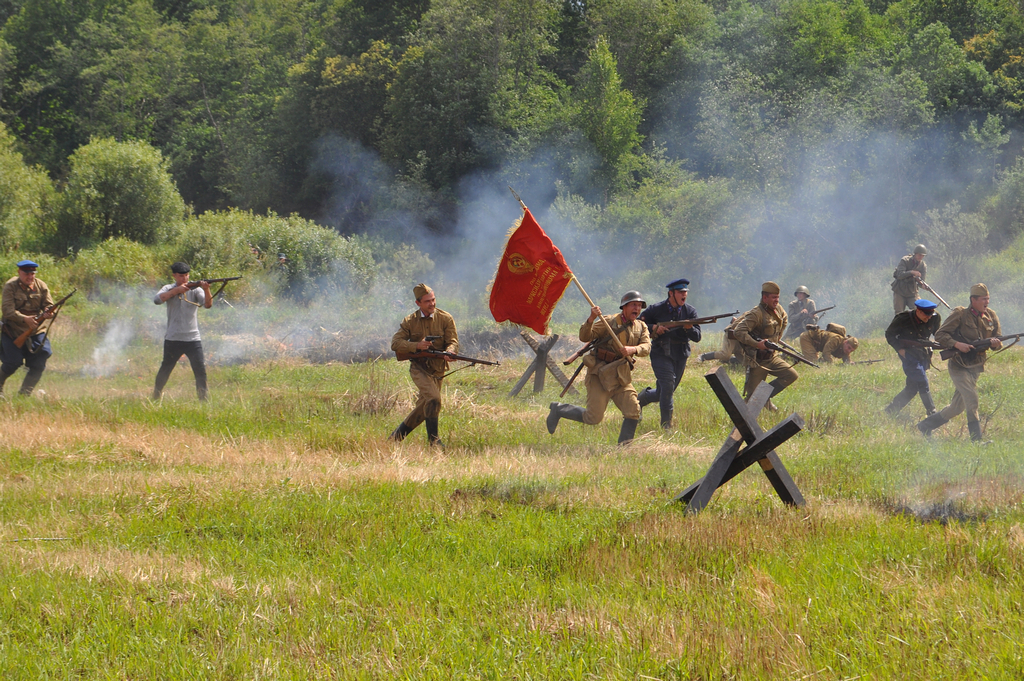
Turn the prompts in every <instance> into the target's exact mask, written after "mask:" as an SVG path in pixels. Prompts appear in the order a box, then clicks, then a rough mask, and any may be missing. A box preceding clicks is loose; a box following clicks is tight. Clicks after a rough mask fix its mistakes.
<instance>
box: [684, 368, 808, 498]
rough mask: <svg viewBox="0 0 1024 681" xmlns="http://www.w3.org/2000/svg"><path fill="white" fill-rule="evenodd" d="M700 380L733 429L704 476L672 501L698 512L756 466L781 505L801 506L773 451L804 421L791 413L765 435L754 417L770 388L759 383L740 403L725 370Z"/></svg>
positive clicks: (765, 400) (796, 490)
mask: <svg viewBox="0 0 1024 681" xmlns="http://www.w3.org/2000/svg"><path fill="white" fill-rule="evenodd" d="M704 378H705V379H706V380H707V382H708V383H709V384H711V389H712V390H713V391H714V392H715V395H717V396H718V399H719V401H720V402H721V403H722V406H723V407H725V411H726V413H728V414H729V418H731V419H732V422H733V425H734V426H735V428H734V429H733V431H732V433H730V434H729V437H727V438H726V440H725V443H724V444H722V447H721V449H719V450H718V455H717V456H716V457H715V460H714V461H712V462H711V467H710V468H709V469H708V472H707V474H705V475H704V477H703V478H701V479H700V480H698V481H697V482H695V483H693V484H692V485H690V486H689V487H687V488H686V489H685V490H683V491H682V492H681V493H680V494H679V495H677V496H676V498H675V501H682V502H684V503H686V510H687V512H688V513H699V512H700V511H701V510H702V509H703V508H704V507H705V506H707V505H708V502H709V501H711V495H713V494H714V493H715V490H717V489H718V488H719V487H721V486H722V485H724V484H725V483H727V482H729V481H730V480H732V479H733V478H734V477H736V476H737V475H739V474H740V473H742V472H743V471H744V470H746V469H747V468H748V467H749V466H751V465H753V464H755V463H757V464H760V466H761V470H762V471H763V472H764V474H765V476H767V478H768V480H769V481H770V482H771V483H772V487H774V488H775V492H776V493H777V494H778V495H779V498H780V499H782V501H783V502H784V503H786V504H789V505H791V506H803V505H804V498H803V495H801V494H800V490H799V489H798V488H797V486H796V483H795V482H793V478H792V477H790V475H789V472H788V471H787V470H786V467H785V466H783V465H782V459H780V458H779V455H778V454H776V453H775V449H776V448H777V447H778V446H779V445H781V444H782V443H783V442H785V441H786V440H788V439H789V438H791V437H793V436H794V435H796V434H797V433H799V432H800V430H801V429H802V428H803V427H804V420H803V419H802V418H801V417H800V415H799V414H791V415H790V416H789V417H788V418H786V419H785V420H784V421H782V422H781V423H779V424H778V425H777V426H775V427H774V428H772V429H771V430H769V431H768V432H765V431H764V430H762V429H761V426H759V425H758V423H757V415H758V414H760V413H761V410H762V409H763V408H764V405H765V403H766V402H768V398H769V397H770V396H771V393H772V387H771V386H770V385H768V383H766V382H762V383H761V385H759V386H758V387H757V389H756V390H755V391H754V394H753V395H751V396H750V401H749V402H744V401H743V398H742V397H741V396H740V393H739V391H738V390H736V386H734V385H733V384H732V381H730V380H729V375H728V374H727V373H726V371H725V367H718V369H717V370H716V371H711V372H708V373H707V374H705V375H704ZM744 445H746V446H744Z"/></svg>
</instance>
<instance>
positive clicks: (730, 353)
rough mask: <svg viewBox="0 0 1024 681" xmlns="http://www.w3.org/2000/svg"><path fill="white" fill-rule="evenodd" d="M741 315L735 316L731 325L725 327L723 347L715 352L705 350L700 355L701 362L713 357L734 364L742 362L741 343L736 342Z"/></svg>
mask: <svg viewBox="0 0 1024 681" xmlns="http://www.w3.org/2000/svg"><path fill="white" fill-rule="evenodd" d="M739 321H740V318H739V317H733V318H732V321H730V322H729V326H727V327H725V330H724V331H723V332H722V347H721V348H719V349H718V350H717V351H715V352H705V353H704V354H703V355H701V356H700V357H698V358H697V359H699V360H700V361H701V362H708V361H710V360H713V359H717V360H718V361H719V362H728V363H729V364H734V363H738V362H740V361H741V360H740V356H741V354H742V352H741V351H740V349H739V344H738V343H737V342H736V336H735V333H736V325H737V324H738V323H739Z"/></svg>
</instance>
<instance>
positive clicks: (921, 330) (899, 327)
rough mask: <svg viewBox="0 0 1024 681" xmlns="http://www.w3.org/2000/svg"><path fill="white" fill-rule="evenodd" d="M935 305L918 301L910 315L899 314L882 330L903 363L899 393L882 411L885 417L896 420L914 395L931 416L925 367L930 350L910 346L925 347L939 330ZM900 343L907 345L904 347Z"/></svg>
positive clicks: (933, 405) (932, 411) (928, 361)
mask: <svg viewBox="0 0 1024 681" xmlns="http://www.w3.org/2000/svg"><path fill="white" fill-rule="evenodd" d="M935 308H936V304H935V303H933V302H932V301H930V300H928V299H926V298H919V299H918V300H917V302H916V305H915V307H914V309H913V310H912V311H908V312H900V313H898V314H897V315H896V316H895V317H893V318H892V321H891V322H890V323H889V328H887V329H886V330H885V340H886V342H887V343H888V344H889V345H891V346H892V349H893V350H895V351H896V352H897V353H898V354H899V356H900V361H901V362H903V373H904V374H905V375H906V377H907V381H906V384H905V385H904V387H903V391H902V392H900V393H899V394H898V395H896V397H894V398H892V402H890V403H889V405H888V406H887V407H886V408H885V413H886V414H888V415H889V416H896V414H898V413H900V410H901V409H903V407H905V406H907V404H908V403H909V402H910V400H912V399H914V395H921V404H923V405H924V410H925V414H926V415H927V416H931V415H932V414H934V413H935V402H934V401H932V392H931V390H932V389H931V386H930V385H929V383H928V374H927V371H928V367H930V366H931V365H932V349H931V348H922V347H915V346H914V345H913V344H914V343H927V342H929V341H931V339H932V336H934V335H935V333H936V332H937V331H938V330H939V324H941V323H942V318H941V317H940V316H939V314H938V312H936V311H935ZM903 341H910V343H904V342H903Z"/></svg>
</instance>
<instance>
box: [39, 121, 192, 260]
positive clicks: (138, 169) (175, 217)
mask: <svg viewBox="0 0 1024 681" xmlns="http://www.w3.org/2000/svg"><path fill="white" fill-rule="evenodd" d="M70 167H71V170H70V173H69V175H68V181H67V186H66V187H65V189H64V193H63V194H62V196H61V201H60V210H59V213H58V219H57V229H56V232H55V233H54V234H53V236H52V238H51V239H50V249H51V250H52V251H53V252H55V253H60V252H63V251H65V250H69V249H74V250H78V249H80V248H83V247H86V246H89V245H92V244H95V243H97V242H99V241H103V240H106V239H109V238H110V237H125V238H127V239H131V240H133V241H138V242H140V243H143V244H155V243H159V242H161V241H164V240H166V239H167V238H168V237H170V236H171V235H173V234H174V233H175V232H176V231H177V229H178V228H179V227H180V225H181V222H182V220H183V219H184V217H185V204H184V202H183V201H182V200H181V196H179V195H178V192H177V190H176V189H175V186H174V182H173V180H171V176H170V173H169V172H168V167H167V163H166V161H165V160H164V159H163V157H162V156H161V155H160V152H159V151H157V150H156V149H154V148H153V147H151V146H150V145H148V144H146V143H145V142H117V141H115V140H113V139H110V138H106V139H97V140H93V141H92V142H90V143H89V144H87V145H85V146H84V147H82V148H80V149H77V150H76V151H75V153H74V154H73V155H72V156H71V158H70Z"/></svg>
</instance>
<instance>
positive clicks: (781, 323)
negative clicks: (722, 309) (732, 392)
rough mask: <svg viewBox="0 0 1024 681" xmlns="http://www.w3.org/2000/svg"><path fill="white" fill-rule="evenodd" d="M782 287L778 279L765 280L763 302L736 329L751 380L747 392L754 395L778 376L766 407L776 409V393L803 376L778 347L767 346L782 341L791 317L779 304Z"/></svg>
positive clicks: (748, 396) (741, 320) (773, 383)
mask: <svg viewBox="0 0 1024 681" xmlns="http://www.w3.org/2000/svg"><path fill="white" fill-rule="evenodd" d="M781 292H782V289H780V288H779V285H778V284H776V283H775V282H774V281H766V282H765V283H763V284H761V302H760V303H759V304H758V306H757V307H755V308H752V309H750V310H749V311H747V312H746V314H744V315H743V317H741V318H740V321H739V323H738V324H736V329H735V331H734V333H735V336H736V340H737V341H738V342H739V343H740V349H741V350H742V351H743V363H744V364H745V365H746V367H747V381H746V384H745V385H744V386H743V396H744V398H746V399H748V400H749V399H750V396H751V395H752V394H753V393H754V390H755V389H756V388H757V386H758V385H759V384H760V383H761V381H763V380H764V379H765V378H767V377H768V376H775V380H774V381H772V382H771V383H770V384H769V385H771V386H772V394H771V395H769V400H768V403H767V404H766V405H765V407H766V408H768V409H770V410H773V411H774V407H775V405H774V404H773V403H772V401H771V399H770V398H772V397H775V396H776V395H778V394H779V393H780V392H782V391H783V390H785V389H786V388H788V387H789V386H790V385H792V384H793V383H795V382H796V379H798V378H799V377H800V376H799V374H797V373H796V369H794V368H793V367H791V366H790V365H789V364H787V363H786V361H785V360H784V359H783V358H782V357H781V356H780V355H779V354H777V353H776V352H775V351H774V350H769V349H768V348H766V347H765V345H764V341H765V340H770V341H774V342H775V343H778V342H779V341H780V340H782V334H783V333H784V332H785V331H786V324H787V321H788V318H787V316H786V312H785V311H784V310H783V309H782V308H781V307H779V294H780V293H781Z"/></svg>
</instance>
